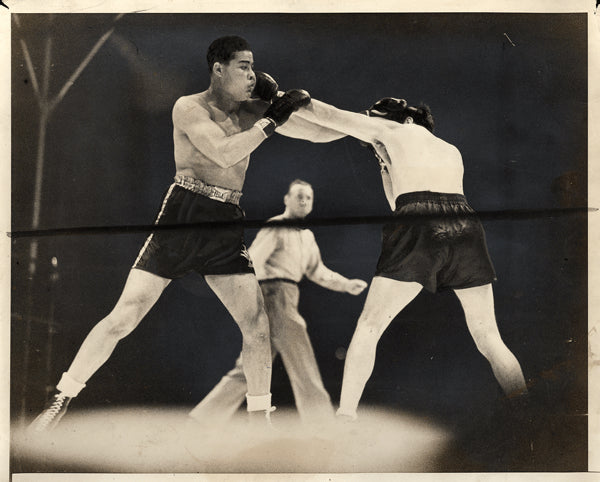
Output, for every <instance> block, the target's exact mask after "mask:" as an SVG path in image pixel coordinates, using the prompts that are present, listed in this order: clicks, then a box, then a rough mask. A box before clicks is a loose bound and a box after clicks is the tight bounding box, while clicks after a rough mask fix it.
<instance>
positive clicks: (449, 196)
mask: <svg viewBox="0 0 600 482" xmlns="http://www.w3.org/2000/svg"><path fill="white" fill-rule="evenodd" d="M427 201H431V202H437V203H444V202H450V203H465V204H466V202H467V198H466V197H465V196H464V195H463V194H457V193H445V192H433V191H416V192H407V193H404V194H400V195H399V196H398V197H397V198H396V209H397V208H399V207H400V206H404V205H405V204H411V203H416V202H427Z"/></svg>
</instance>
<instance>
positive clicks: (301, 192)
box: [283, 184, 313, 218]
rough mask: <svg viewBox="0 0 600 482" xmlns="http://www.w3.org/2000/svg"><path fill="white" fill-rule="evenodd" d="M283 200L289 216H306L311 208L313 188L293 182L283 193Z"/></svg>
mask: <svg viewBox="0 0 600 482" xmlns="http://www.w3.org/2000/svg"><path fill="white" fill-rule="evenodd" d="M283 202H284V203H285V207H286V211H287V212H288V214H289V215H290V216H291V217H293V218H303V217H306V216H308V215H309V214H310V212H311V211H312V209H313V190H312V188H311V187H310V186H305V185H303V184H294V185H293V186H292V188H291V189H290V191H289V192H288V193H287V194H286V195H285V198H284V199H283Z"/></svg>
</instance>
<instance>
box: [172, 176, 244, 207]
mask: <svg viewBox="0 0 600 482" xmlns="http://www.w3.org/2000/svg"><path fill="white" fill-rule="evenodd" d="M175 184H177V185H178V186H181V187H182V188H184V189H187V190H188V191H192V192H195V193H196V194H202V195H203V196H206V197H207V198H209V199H213V200H215V201H220V202H222V203H230V204H235V205H236V206H239V204H240V198H241V197H242V192H241V191H236V190H235V189H228V188H226V187H220V186H213V185H212V184H207V183H205V182H204V181H201V180H200V179H195V178H193V177H189V176H175Z"/></svg>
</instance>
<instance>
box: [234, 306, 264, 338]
mask: <svg viewBox="0 0 600 482" xmlns="http://www.w3.org/2000/svg"><path fill="white" fill-rule="evenodd" d="M236 321H237V323H238V325H239V327H240V330H241V331H242V335H243V336H244V338H245V339H246V338H247V339H248V340H254V342H256V343H263V342H268V341H269V338H270V334H269V318H268V317H267V315H266V313H265V312H264V311H258V312H256V313H255V314H253V315H251V316H247V317H245V318H243V319H240V320H236Z"/></svg>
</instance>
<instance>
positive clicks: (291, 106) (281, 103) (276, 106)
mask: <svg viewBox="0 0 600 482" xmlns="http://www.w3.org/2000/svg"><path fill="white" fill-rule="evenodd" d="M309 103H310V94H309V93H308V92H306V91H305V90H302V89H292V90H288V91H287V92H286V93H285V94H283V95H282V96H281V97H277V98H276V99H275V100H274V101H273V103H272V104H271V105H270V106H269V108H268V109H267V110H266V112H265V114H264V117H268V118H269V119H273V120H274V121H275V124H277V125H278V126H280V125H282V124H284V123H285V122H287V120H288V119H289V118H290V116H291V115H292V113H293V112H295V111H297V110H298V109H299V108H300V107H304V106H306V105H308V104H309Z"/></svg>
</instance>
